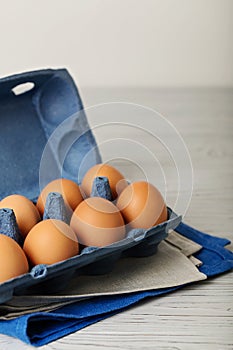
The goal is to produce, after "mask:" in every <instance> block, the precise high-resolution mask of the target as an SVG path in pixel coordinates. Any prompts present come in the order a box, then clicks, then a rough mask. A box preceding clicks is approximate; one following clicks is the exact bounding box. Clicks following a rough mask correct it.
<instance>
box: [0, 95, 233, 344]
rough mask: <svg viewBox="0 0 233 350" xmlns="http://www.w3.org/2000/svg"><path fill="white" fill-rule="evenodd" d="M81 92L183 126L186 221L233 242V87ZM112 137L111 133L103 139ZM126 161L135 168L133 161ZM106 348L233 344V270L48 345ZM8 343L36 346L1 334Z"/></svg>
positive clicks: (90, 100)
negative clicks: (188, 179) (188, 177)
mask: <svg viewBox="0 0 233 350" xmlns="http://www.w3.org/2000/svg"><path fill="white" fill-rule="evenodd" d="M81 95H82V97H83V100H84V105H85V106H93V105H96V104H101V103H108V102H112V101H115V102H118V101H125V102H130V103H136V104H139V105H144V106H147V107H150V108H154V109H156V110H157V111H159V112H160V113H162V114H163V115H164V116H165V117H166V118H167V119H168V120H169V121H170V122H171V123H172V124H173V125H174V126H175V128H176V129H177V130H178V131H179V133H180V135H181V136H182V138H183V139H184V141H185V143H186V145H187V147H188V150H189V153H190V156H191V159H192V165H193V174H194V184H193V194H192V199H191V202H190V205H189V208H188V210H187V212H186V215H185V218H184V220H185V222H187V223H188V224H189V225H191V226H193V227H195V228H197V229H200V230H201V231H204V232H208V233H210V234H213V235H218V236H221V237H228V238H229V239H230V240H231V241H233V228H232V218H233V211H232V199H233V180H232V179H233V157H232V153H233V103H232V101H233V90H232V89H223V88H222V89H207V88H206V89H204V88H203V89H146V88H145V89H136V88H132V89H120V88H119V89H88V88H86V89H83V90H81ZM87 113H88V112H87ZM132 132H133V131H132ZM104 135H105V134H104V132H103V133H102V136H101V137H103V138H104ZM131 136H132V137H133V135H131ZM135 137H137V135H135ZM153 147H154V146H153V144H151V148H152V149H153ZM158 152H159V148H158ZM106 156H107V155H106ZM144 165H145V168H146V169H147V171H148V172H151V173H152V172H153V167H150V164H146V163H145V164H144ZM125 167H126V168H127V169H125V170H126V171H127V172H128V173H130V165H129V164H128V165H125ZM163 167H164V169H165V172H166V174H169V172H171V174H172V171H173V169H172V167H171V164H170V163H169V162H166V159H164V162H163ZM168 178H169V175H168ZM169 179H170V178H169ZM170 181H171V185H170V187H169V188H171V187H172V186H173V182H172V181H173V180H172V178H171V180H170ZM174 184H175V182H174ZM172 197H173V194H172V190H171V196H170V198H171V199H172ZM232 247H233V246H232V245H231V246H230V249H232ZM98 348H101V349H109V350H111V349H112V350H113V349H158V350H159V349H161V350H175V349H176V350H178V349H179V350H187V349H188V350H193V349H195V350H196V349H198V350H200V349H201V350H202V349H205V350H206V349H207V350H208V349H209V350H215V349H216V350H232V349H233V273H232V272H231V273H228V274H224V275H221V276H219V277H217V278H213V279H209V280H207V281H203V282H199V283H197V284H193V285H190V286H188V287H186V288H183V289H181V290H178V291H176V292H174V293H171V294H169V295H166V296H162V297H157V298H151V299H149V300H146V301H144V302H140V303H139V304H138V305H136V306H134V307H131V308H130V309H128V310H127V311H125V312H123V313H120V314H118V315H115V316H113V317H110V318H108V319H106V320H103V321H101V322H99V323H96V324H94V325H92V326H89V327H87V328H85V329H83V330H81V331H79V332H77V333H74V334H71V335H69V336H66V337H64V338H62V339H59V340H57V341H55V342H53V343H51V344H49V345H47V346H43V347H41V350H42V349H43V350H49V349H50V350H52V349H54V350H55V349H56V350H60V349H69V350H72V349H88V350H92V349H98ZM0 349H1V350H6V349H7V350H8V349H9V350H11V349H13V350H16V349H22V350H26V349H32V347H30V346H28V345H26V344H23V343H22V342H20V341H18V340H16V339H13V338H11V337H7V336H4V335H0Z"/></svg>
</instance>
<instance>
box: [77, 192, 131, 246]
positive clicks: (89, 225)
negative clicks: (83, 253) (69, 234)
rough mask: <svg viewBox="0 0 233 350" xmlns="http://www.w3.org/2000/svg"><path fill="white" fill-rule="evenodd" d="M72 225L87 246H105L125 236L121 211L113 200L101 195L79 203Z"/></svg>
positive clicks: (81, 241)
mask: <svg viewBox="0 0 233 350" xmlns="http://www.w3.org/2000/svg"><path fill="white" fill-rule="evenodd" d="M70 225H71V227H72V228H73V230H74V231H75V233H76V235H77V237H78V241H79V242H80V243H81V244H83V245H85V246H96V247H103V246H106V245H109V244H111V243H113V242H117V241H119V240H121V239H123V238H124V237H125V226H124V220H123V218H122V215H121V213H120V212H119V210H118V209H117V207H116V206H115V205H114V204H113V203H112V202H110V201H108V200H107V199H104V198H100V197H91V198H87V199H85V200H84V201H83V202H82V203H81V204H79V206H78V207H77V208H76V210H75V211H74V213H73V216H72V218H71V222H70Z"/></svg>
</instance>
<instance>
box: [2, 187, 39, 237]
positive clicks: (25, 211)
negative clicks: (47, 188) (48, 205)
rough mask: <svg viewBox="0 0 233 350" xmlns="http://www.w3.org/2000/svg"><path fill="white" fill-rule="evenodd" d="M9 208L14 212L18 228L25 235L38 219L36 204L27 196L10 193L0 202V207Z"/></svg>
mask: <svg viewBox="0 0 233 350" xmlns="http://www.w3.org/2000/svg"><path fill="white" fill-rule="evenodd" d="M2 208H9V209H12V210H13V211H14V213H15V217H16V221H17V224H18V226H19V230H20V232H21V234H22V236H23V237H26V236H27V234H28V232H29V231H30V230H31V228H32V227H33V226H34V225H36V224H37V222H38V221H40V214H39V212H38V210H37V208H36V206H35V205H34V204H33V203H32V201H30V200H29V199H28V198H26V197H24V196H21V195H19V194H12V195H11V196H8V197H5V198H4V199H3V200H2V201H1V202H0V209H2Z"/></svg>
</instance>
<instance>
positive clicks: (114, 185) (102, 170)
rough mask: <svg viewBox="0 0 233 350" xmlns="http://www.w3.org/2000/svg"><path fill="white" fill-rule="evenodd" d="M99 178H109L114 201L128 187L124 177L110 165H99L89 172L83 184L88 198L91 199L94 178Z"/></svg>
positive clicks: (82, 187) (82, 186)
mask: <svg viewBox="0 0 233 350" xmlns="http://www.w3.org/2000/svg"><path fill="white" fill-rule="evenodd" d="M98 176H104V177H107V178H108V181H109V185H110V187H111V191H112V195H113V199H115V198H116V197H117V196H118V195H119V193H121V192H122V191H123V189H124V188H125V187H126V186H127V185H128V184H127V181H126V180H125V178H124V176H123V175H122V174H121V173H120V172H119V171H118V170H117V169H116V168H114V167H113V166H111V165H108V164H97V165H94V166H93V167H92V168H91V169H89V170H88V171H87V173H86V174H85V176H84V178H83V180H82V183H81V189H82V191H83V192H84V193H85V195H86V196H87V197H90V195H91V190H92V185H93V181H94V178H95V177H98Z"/></svg>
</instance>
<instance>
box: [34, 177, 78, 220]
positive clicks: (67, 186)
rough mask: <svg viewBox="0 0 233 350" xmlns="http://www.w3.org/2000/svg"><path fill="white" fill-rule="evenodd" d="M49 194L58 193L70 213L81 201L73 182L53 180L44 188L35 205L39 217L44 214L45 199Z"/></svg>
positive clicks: (76, 186)
mask: <svg viewBox="0 0 233 350" xmlns="http://www.w3.org/2000/svg"><path fill="white" fill-rule="evenodd" d="M50 192H58V193H60V194H61V195H62V196H63V199H64V202H65V204H66V205H67V207H68V208H69V209H70V210H72V211H74V209H75V208H76V207H77V206H78V205H79V203H80V202H81V201H82V200H83V197H82V195H81V192H80V189H79V186H78V185H77V184H76V183H75V182H74V181H72V180H69V179H56V180H53V181H51V182H50V183H49V184H48V185H46V186H45V187H44V189H43V190H42V191H41V194H40V196H39V198H38V200H37V204H36V205H37V208H38V210H39V212H40V214H41V215H43V214H44V207H45V203H46V199H47V196H48V194H49V193H50Z"/></svg>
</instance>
